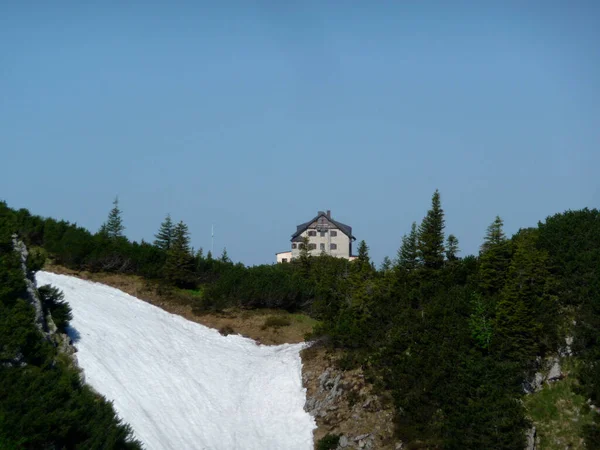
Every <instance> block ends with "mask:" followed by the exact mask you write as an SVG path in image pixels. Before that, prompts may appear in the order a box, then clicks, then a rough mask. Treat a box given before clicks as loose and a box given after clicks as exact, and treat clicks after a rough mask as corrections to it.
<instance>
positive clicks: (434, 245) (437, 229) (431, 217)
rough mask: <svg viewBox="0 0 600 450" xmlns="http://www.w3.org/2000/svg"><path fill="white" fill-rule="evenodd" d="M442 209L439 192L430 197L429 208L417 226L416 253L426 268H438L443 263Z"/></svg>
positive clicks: (443, 225)
mask: <svg viewBox="0 0 600 450" xmlns="http://www.w3.org/2000/svg"><path fill="white" fill-rule="evenodd" d="M444 227H445V223H444V210H443V209H442V206H441V202H440V192H439V191H438V190H437V189H436V191H435V192H434V193H433V196H432V198H431V209H430V210H429V211H428V212H427V215H426V216H425V218H424V219H423V222H421V225H420V226H419V234H418V254H419V258H420V259H421V260H422V261H423V264H424V266H425V267H426V268H429V269H439V268H441V267H442V266H443V265H444Z"/></svg>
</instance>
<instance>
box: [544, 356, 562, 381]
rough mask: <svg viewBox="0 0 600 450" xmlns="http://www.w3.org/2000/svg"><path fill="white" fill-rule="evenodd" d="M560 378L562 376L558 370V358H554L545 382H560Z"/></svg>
mask: <svg viewBox="0 0 600 450" xmlns="http://www.w3.org/2000/svg"><path fill="white" fill-rule="evenodd" d="M562 377H563V374H562V371H561V369H560V362H559V361H558V358H554V361H553V363H552V367H551V368H550V371H549V372H548V376H547V377H546V380H547V381H556V380H560V379H561V378H562Z"/></svg>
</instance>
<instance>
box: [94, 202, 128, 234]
mask: <svg viewBox="0 0 600 450" xmlns="http://www.w3.org/2000/svg"><path fill="white" fill-rule="evenodd" d="M121 214H122V212H121V210H120V209H119V197H115V200H114V201H113V208H112V209H111V210H110V213H108V219H107V220H106V222H104V223H103V224H102V226H101V227H100V234H103V235H105V236H106V237H108V238H110V239H116V238H120V237H123V231H125V226H124V225H123V218H122V216H121Z"/></svg>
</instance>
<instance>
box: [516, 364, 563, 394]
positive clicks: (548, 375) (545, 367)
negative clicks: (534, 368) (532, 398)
mask: <svg viewBox="0 0 600 450" xmlns="http://www.w3.org/2000/svg"><path fill="white" fill-rule="evenodd" d="M539 367H540V369H539V371H538V372H536V373H535V374H534V375H533V378H532V379H530V380H527V381H525V383H523V391H525V393H526V394H532V393H534V392H538V391H540V390H541V389H542V387H543V386H544V383H552V382H554V381H557V380H560V379H562V378H563V377H564V375H563V373H562V369H561V367H560V359H559V358H558V357H557V356H555V357H553V358H548V359H546V360H544V361H539Z"/></svg>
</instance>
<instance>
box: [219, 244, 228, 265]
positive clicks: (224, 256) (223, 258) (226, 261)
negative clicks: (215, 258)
mask: <svg viewBox="0 0 600 450" xmlns="http://www.w3.org/2000/svg"><path fill="white" fill-rule="evenodd" d="M219 260H220V261H221V262H223V263H230V262H231V259H229V255H228V254H227V248H226V247H224V248H223V253H221V257H220V258H219Z"/></svg>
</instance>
